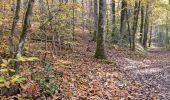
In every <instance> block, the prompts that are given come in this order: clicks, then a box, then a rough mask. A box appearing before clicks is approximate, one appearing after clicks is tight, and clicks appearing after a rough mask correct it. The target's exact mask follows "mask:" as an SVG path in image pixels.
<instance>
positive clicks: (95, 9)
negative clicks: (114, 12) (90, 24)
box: [93, 0, 99, 41]
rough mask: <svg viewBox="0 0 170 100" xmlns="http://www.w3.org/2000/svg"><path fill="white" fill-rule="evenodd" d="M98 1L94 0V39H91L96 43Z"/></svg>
mask: <svg viewBox="0 0 170 100" xmlns="http://www.w3.org/2000/svg"><path fill="white" fill-rule="evenodd" d="M98 6H99V5H98V0H94V37H93V39H94V40H95V41H96V36H97V32H98V17H99V9H98V8H99V7H98Z"/></svg>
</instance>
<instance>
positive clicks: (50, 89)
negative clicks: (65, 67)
mask: <svg viewBox="0 0 170 100" xmlns="http://www.w3.org/2000/svg"><path fill="white" fill-rule="evenodd" d="M43 65H44V66H43V68H41V69H40V70H38V71H37V72H35V74H34V75H33V76H34V80H36V81H37V82H38V83H39V85H40V87H41V89H42V90H43V93H45V94H47V95H53V94H54V93H55V91H57V90H58V84H56V83H57V82H56V81H57V77H58V76H62V73H59V72H57V71H55V69H54V67H53V65H52V64H50V63H49V62H48V61H44V62H43Z"/></svg>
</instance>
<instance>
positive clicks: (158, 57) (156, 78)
mask: <svg viewBox="0 0 170 100" xmlns="http://www.w3.org/2000/svg"><path fill="white" fill-rule="evenodd" d="M116 62H117V63H118V65H119V66H120V67H121V69H123V71H125V73H126V76H127V77H128V79H130V80H133V81H135V82H137V83H140V84H142V86H141V88H140V89H139V90H137V91H134V92H136V93H134V94H133V93H132V94H133V95H138V98H143V99H148V100H150V98H152V97H156V98H157V99H158V100H169V99H170V52H169V51H167V50H166V49H165V48H162V47H154V48H151V49H149V50H148V52H147V57H146V58H144V59H140V60H131V59H129V58H123V57H122V58H119V57H118V58H116ZM135 97H136V96H135ZM157 99H156V100H157ZM154 100H155V99H154Z"/></svg>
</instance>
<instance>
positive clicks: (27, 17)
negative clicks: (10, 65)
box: [14, 0, 34, 72]
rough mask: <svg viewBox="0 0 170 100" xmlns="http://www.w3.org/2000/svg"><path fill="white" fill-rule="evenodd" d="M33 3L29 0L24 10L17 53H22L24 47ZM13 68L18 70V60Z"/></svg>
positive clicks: (32, 0)
mask: <svg viewBox="0 0 170 100" xmlns="http://www.w3.org/2000/svg"><path fill="white" fill-rule="evenodd" d="M33 4H34V0H29V2H28V7H27V10H26V13H25V18H24V24H23V29H22V33H21V35H20V40H19V44H18V50H17V55H18V54H19V55H22V54H23V49H24V44H25V39H26V35H27V31H28V28H29V21H30V19H31V14H32V9H33ZM14 69H15V71H16V72H19V62H15V66H14Z"/></svg>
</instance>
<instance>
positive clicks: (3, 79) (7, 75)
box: [0, 54, 39, 88]
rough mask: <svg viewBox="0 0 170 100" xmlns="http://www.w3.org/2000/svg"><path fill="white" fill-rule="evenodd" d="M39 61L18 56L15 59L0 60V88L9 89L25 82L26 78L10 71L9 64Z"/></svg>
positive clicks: (12, 70) (34, 58)
mask: <svg viewBox="0 0 170 100" xmlns="http://www.w3.org/2000/svg"><path fill="white" fill-rule="evenodd" d="M37 60H39V59H38V58H36V57H24V56H21V55H20V54H18V55H17V56H16V59H8V60H6V59H2V63H1V64H0V67H1V68H0V87H7V88H9V87H11V86H15V85H16V84H20V83H23V82H24V81H26V78H25V77H23V76H21V75H18V74H16V72H15V70H14V69H12V68H11V67H10V66H11V62H13V61H22V62H25V61H37Z"/></svg>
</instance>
